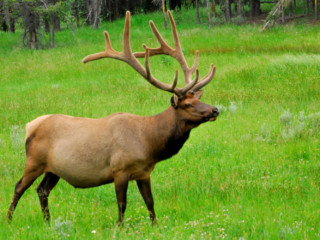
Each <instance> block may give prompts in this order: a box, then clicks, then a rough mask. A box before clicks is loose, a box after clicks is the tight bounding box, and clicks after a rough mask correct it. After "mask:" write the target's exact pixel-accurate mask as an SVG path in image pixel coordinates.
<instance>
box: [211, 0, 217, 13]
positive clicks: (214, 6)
mask: <svg viewBox="0 0 320 240" xmlns="http://www.w3.org/2000/svg"><path fill="white" fill-rule="evenodd" d="M211 11H212V12H213V14H214V17H217V16H218V14H217V11H216V0H212V4H211Z"/></svg>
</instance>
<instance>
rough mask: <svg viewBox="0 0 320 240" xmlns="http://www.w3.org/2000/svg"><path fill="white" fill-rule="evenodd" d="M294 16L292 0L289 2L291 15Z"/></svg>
mask: <svg viewBox="0 0 320 240" xmlns="http://www.w3.org/2000/svg"><path fill="white" fill-rule="evenodd" d="M292 16H293V6H292V2H291V3H290V4H289V17H292Z"/></svg>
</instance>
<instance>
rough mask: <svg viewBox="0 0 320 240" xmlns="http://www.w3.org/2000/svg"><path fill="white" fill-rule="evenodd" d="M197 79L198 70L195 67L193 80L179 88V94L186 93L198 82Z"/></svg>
mask: <svg viewBox="0 0 320 240" xmlns="http://www.w3.org/2000/svg"><path fill="white" fill-rule="evenodd" d="M198 79H199V71H198V69H196V77H195V78H194V80H193V81H191V82H190V83H188V84H187V85H186V86H185V87H184V88H182V89H179V90H180V92H181V94H182V95H184V94H186V93H187V92H188V91H189V90H190V89H192V88H193V87H194V86H195V85H196V84H197V82H198Z"/></svg>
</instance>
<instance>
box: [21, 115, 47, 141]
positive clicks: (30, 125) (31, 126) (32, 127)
mask: <svg viewBox="0 0 320 240" xmlns="http://www.w3.org/2000/svg"><path fill="white" fill-rule="evenodd" d="M50 116H52V115H43V116H40V117H38V118H36V119H34V120H32V121H31V122H28V123H27V124H26V139H28V137H30V135H31V134H32V133H33V131H34V130H35V129H36V128H37V127H38V126H39V124H40V123H41V122H42V121H43V120H45V119H46V118H48V117H50Z"/></svg>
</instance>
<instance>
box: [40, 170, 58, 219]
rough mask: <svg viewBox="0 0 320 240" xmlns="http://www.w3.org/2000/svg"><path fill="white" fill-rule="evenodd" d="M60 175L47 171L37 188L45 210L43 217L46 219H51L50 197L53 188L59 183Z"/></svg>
mask: <svg viewBox="0 0 320 240" xmlns="http://www.w3.org/2000/svg"><path fill="white" fill-rule="evenodd" d="M59 179H60V178H59V177H58V176H57V175H55V174H53V173H50V172H47V173H46V174H45V175H44V177H43V179H42V181H41V183H40V185H39V186H38V188H37V192H38V196H39V199H40V204H41V209H42V212H43V218H44V220H45V221H47V222H48V221H49V220H50V213H49V207H48V197H49V194H50V192H51V190H52V189H53V188H54V186H55V185H56V184H57V183H58V181H59Z"/></svg>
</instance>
